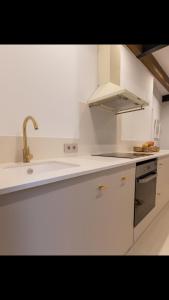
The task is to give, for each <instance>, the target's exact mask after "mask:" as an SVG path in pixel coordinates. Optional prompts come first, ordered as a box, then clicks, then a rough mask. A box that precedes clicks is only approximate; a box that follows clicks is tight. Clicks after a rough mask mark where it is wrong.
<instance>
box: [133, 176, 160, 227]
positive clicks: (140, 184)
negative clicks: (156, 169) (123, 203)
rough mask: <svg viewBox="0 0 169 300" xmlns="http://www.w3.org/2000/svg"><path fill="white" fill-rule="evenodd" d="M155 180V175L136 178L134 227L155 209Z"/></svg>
mask: <svg viewBox="0 0 169 300" xmlns="http://www.w3.org/2000/svg"><path fill="white" fill-rule="evenodd" d="M156 179H157V174H156V173H154V174H149V175H146V176H144V177H140V178H136V186H135V203H134V226H136V225H137V224H138V223H139V222H140V221H141V220H142V219H143V218H144V217H145V216H146V215H147V214H148V213H149V212H150V211H151V210H152V209H153V208H154V207H155V198H156Z"/></svg>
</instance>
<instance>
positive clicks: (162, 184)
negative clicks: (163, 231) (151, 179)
mask: <svg viewBox="0 0 169 300" xmlns="http://www.w3.org/2000/svg"><path fill="white" fill-rule="evenodd" d="M168 171H169V157H168V156H167V157H164V158H160V159H158V167H157V189H156V207H157V210H158V211H160V210H161V209H162V208H163V207H164V206H165V204H167V202H169V176H168Z"/></svg>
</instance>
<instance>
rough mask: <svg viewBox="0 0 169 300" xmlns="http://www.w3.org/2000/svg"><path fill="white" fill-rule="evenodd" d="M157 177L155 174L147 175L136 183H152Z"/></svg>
mask: <svg viewBox="0 0 169 300" xmlns="http://www.w3.org/2000/svg"><path fill="white" fill-rule="evenodd" d="M156 177H157V174H153V175H149V176H146V177H144V178H141V179H138V183H147V182H149V181H152V180H153V179H155V178H156Z"/></svg>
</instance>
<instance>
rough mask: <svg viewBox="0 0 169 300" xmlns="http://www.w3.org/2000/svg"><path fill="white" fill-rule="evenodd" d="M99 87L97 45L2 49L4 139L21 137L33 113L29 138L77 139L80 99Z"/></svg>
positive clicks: (0, 77) (0, 86) (0, 114)
mask: <svg viewBox="0 0 169 300" xmlns="http://www.w3.org/2000/svg"><path fill="white" fill-rule="evenodd" d="M96 85H97V47H96V46H92V45H90V46H88V45H0V107H1V109H0V136H18V135H22V122H23V119H24V118H25V116H27V115H29V114H30V115H33V116H34V117H35V119H36V120H37V122H38V124H39V131H36V132H35V131H34V130H33V129H32V125H31V124H30V125H29V126H30V128H29V136H41V137H56V138H78V137H79V101H81V100H86V98H88V97H89V96H90V95H91V94H92V92H93V91H94V89H95V88H96Z"/></svg>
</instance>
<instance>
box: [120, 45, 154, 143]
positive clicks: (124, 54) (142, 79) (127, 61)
mask: <svg viewBox="0 0 169 300" xmlns="http://www.w3.org/2000/svg"><path fill="white" fill-rule="evenodd" d="M120 76H121V85H122V86H123V87H125V88H127V89H129V90H130V91H131V92H133V93H135V94H136V95H138V96H139V97H141V98H142V99H144V100H146V101H147V102H148V103H149V106H147V107H145V109H144V110H142V111H138V112H133V113H128V114H124V115H122V116H121V140H122V141H144V140H149V139H150V138H151V128H152V118H151V117H152V116H151V113H152V105H153V76H152V74H151V73H150V72H149V71H148V70H147V68H146V67H145V66H144V65H143V64H142V63H141V62H140V61H139V60H138V59H137V58H136V57H135V56H134V54H133V53H132V52H131V51H130V50H129V49H127V48H126V47H121V74H120Z"/></svg>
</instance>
